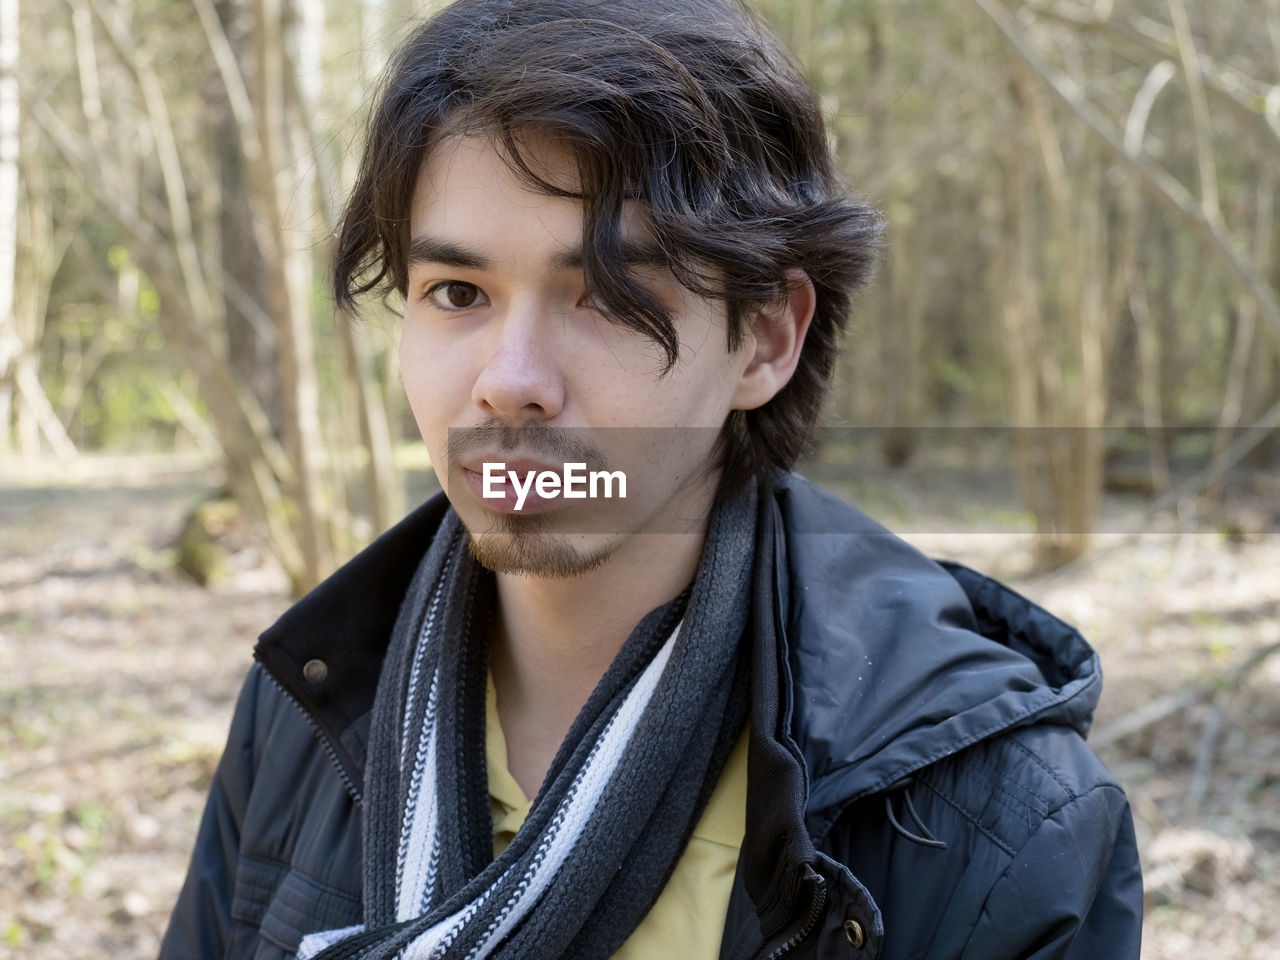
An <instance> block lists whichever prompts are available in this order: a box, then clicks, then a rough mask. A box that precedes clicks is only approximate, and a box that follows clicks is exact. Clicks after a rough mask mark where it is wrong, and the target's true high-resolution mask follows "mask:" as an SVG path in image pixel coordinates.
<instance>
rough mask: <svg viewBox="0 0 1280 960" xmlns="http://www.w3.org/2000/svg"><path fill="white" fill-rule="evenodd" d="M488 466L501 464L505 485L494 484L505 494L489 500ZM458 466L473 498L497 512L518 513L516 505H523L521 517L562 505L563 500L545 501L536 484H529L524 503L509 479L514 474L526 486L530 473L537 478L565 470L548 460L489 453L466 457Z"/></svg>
mask: <svg viewBox="0 0 1280 960" xmlns="http://www.w3.org/2000/svg"><path fill="white" fill-rule="evenodd" d="M486 463H494V464H497V463H500V464H502V470H501V476H502V479H503V482H502V483H501V484H497V485H495V486H496V489H498V490H500V491H501V492H502V496H500V497H486V496H485V495H484V465H485V464H486ZM458 467H459V468H460V469H461V470H462V477H463V479H464V480H465V481H466V483H467V487H468V488H469V489H470V490H471V494H472V496H474V497H475V499H476V500H477V501H479V502H480V504H482V505H483V506H484V507H486V508H488V509H490V510H493V511H496V512H498V513H516V512H517V509H516V505H517V503H520V508H519V511H518V512H519V513H520V514H529V513H537V512H539V511H541V510H547V509H550V508H552V507H556V506H562V505H563V504H562V503H561V501H562V498H561V497H553V498H550V499H543V498H542V497H540V496H538V493H537V490H536V484H534V483H532V482H530V483H529V488H528V490H527V491H526V494H525V497H524V500H523V502H522V503H521V501H520V499H519V497H518V494H517V492H516V489H515V485H514V484H513V483H512V482H511V476H510V474H511V472H512V471H514V472H515V474H516V476H518V477H519V478H520V482H521V484H524V483H525V482H526V481H527V480H528V479H529V474H530V472H532V473H533V474H534V475H535V476H537V475H539V474H542V473H544V472H548V471H549V472H551V473H556V474H558V473H561V472H562V471H563V469H564V465H563V464H550V463H547V462H546V461H545V460H534V459H531V458H529V457H518V458H516V459H509V458H508V457H506V456H504V455H503V454H501V453H489V454H483V455H479V456H471V457H467V458H465V459H464V460H462V461H460V462H459V463H458Z"/></svg>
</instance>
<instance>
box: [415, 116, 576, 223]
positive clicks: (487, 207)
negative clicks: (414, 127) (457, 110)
mask: <svg viewBox="0 0 1280 960" xmlns="http://www.w3.org/2000/svg"><path fill="white" fill-rule="evenodd" d="M522 156H523V157H524V159H525V161H526V162H527V163H528V164H529V165H530V167H531V169H532V170H533V171H534V172H535V173H537V174H538V175H539V176H541V177H544V178H545V179H546V180H547V181H548V182H550V183H553V184H555V185H556V186H557V187H561V188H562V189H565V190H568V191H573V190H575V189H576V187H577V180H578V177H577V172H576V169H575V164H574V162H573V158H572V156H571V155H570V154H569V153H568V152H567V151H565V150H563V149H561V148H559V147H557V146H556V145H555V144H553V143H551V142H549V141H547V140H545V139H534V140H531V141H530V142H529V143H528V144H527V147H524V149H522ZM516 222H520V223H522V224H525V223H526V222H527V224H534V225H537V224H539V223H540V224H541V225H542V226H543V228H544V231H545V232H546V234H547V235H548V238H549V239H561V240H563V239H573V238H574V236H575V234H576V236H577V237H579V238H580V237H581V227H582V203H581V201H579V200H576V199H574V198H572V197H557V196H552V195H550V194H548V193H545V192H543V191H538V190H535V189H534V188H533V186H532V185H530V184H528V183H525V182H523V181H522V180H521V179H520V177H519V176H518V175H517V173H516V172H515V170H513V169H512V165H511V162H510V161H509V160H508V158H507V157H506V155H505V154H504V153H502V152H501V150H500V149H499V148H498V147H497V146H496V145H495V144H494V143H493V142H492V141H491V140H490V139H488V138H487V137H479V136H450V137H447V138H446V139H444V140H443V141H441V142H440V143H439V144H438V145H437V146H436V148H435V149H434V150H432V151H431V152H430V155H429V156H428V158H427V160H426V162H425V163H423V165H422V167H421V169H420V170H419V172H418V180H417V184H416V186H415V188H414V194H413V210H412V213H411V230H412V234H413V236H415V237H417V236H419V235H421V234H423V233H429V234H432V235H449V236H455V235H458V234H464V235H472V234H476V233H495V234H497V235H500V231H501V230H502V229H503V228H504V226H506V227H510V226H512V225H514V223H516ZM526 239H527V238H526Z"/></svg>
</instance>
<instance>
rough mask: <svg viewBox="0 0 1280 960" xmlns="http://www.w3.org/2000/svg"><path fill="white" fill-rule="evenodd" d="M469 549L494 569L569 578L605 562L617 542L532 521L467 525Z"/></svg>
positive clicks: (483, 564)
mask: <svg viewBox="0 0 1280 960" xmlns="http://www.w3.org/2000/svg"><path fill="white" fill-rule="evenodd" d="M520 519H525V518H520ZM529 519H533V518H529ZM502 526H506V525H505V524H503V525H502ZM520 526H521V527H524V525H523V524H522V525H520ZM597 541H599V542H597ZM467 549H468V550H469V551H470V553H471V556H472V557H474V558H475V560H476V561H477V562H478V563H479V564H480V565H481V566H483V567H487V568H488V569H490V570H492V571H493V572H494V573H513V574H519V575H521V576H529V577H544V578H549V579H552V578H554V579H569V578H572V577H581V576H583V575H584V574H587V573H590V572H591V571H592V570H595V569H597V568H598V567H600V566H601V565H603V564H604V562H605V561H606V560H608V559H609V557H610V556H612V555H613V553H614V551H616V550H617V549H618V544H617V543H616V542H608V540H607V539H606V538H602V537H595V536H583V535H581V534H578V535H570V534H562V533H561V534H557V533H551V532H547V531H545V530H540V529H537V528H536V527H534V526H532V525H531V526H530V527H527V528H523V529H516V530H512V529H506V530H494V529H490V530H486V531H483V532H478V533H477V532H473V531H472V530H471V529H470V528H468V530H467Z"/></svg>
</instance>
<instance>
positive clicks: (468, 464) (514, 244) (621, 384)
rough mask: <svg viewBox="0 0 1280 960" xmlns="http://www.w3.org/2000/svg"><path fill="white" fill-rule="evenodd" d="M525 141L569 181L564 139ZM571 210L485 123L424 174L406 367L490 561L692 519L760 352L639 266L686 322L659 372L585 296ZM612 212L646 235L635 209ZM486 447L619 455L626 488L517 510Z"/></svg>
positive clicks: (702, 302) (637, 237) (659, 358)
mask: <svg viewBox="0 0 1280 960" xmlns="http://www.w3.org/2000/svg"><path fill="white" fill-rule="evenodd" d="M531 146H532V149H531V150H529V151H528V155H529V158H530V159H531V161H532V162H533V164H534V165H535V169H536V170H537V171H538V173H539V174H540V175H543V176H544V177H545V178H546V179H548V180H550V181H551V182H553V183H556V184H557V185H561V184H563V185H564V186H566V187H568V188H569V189H572V188H574V187H575V186H576V179H577V178H576V173H575V170H574V166H573V163H572V160H571V158H570V157H569V155H568V154H566V153H564V152H563V151H561V150H560V149H559V148H557V147H555V146H554V145H551V144H548V143H545V142H543V143H539V142H534V143H533V144H532V145H531ZM582 227H583V216H582V204H581V202H580V201H578V200H575V199H568V198H563V197H552V196H547V195H545V194H543V193H540V192H537V191H534V190H531V189H530V188H529V187H527V186H526V185H524V184H522V183H520V182H519V181H518V180H517V179H516V177H515V176H514V175H513V173H512V172H511V170H510V168H509V167H508V166H507V164H506V163H505V162H504V160H503V158H502V157H501V156H500V155H499V154H498V153H497V152H496V151H495V149H494V148H493V146H492V145H491V144H490V143H489V142H488V141H487V140H486V139H482V138H472V137H455V138H451V139H448V140H446V141H445V142H443V143H442V144H440V145H439V147H438V148H437V149H436V150H435V151H434V152H433V154H432V157H431V159H430V160H429V161H428V162H427V163H426V164H425V165H424V166H423V169H422V172H421V173H420V175H419V178H418V183H417V188H416V191H415V194H414V201H413V210H412V215H411V234H412V249H411V254H410V264H409V288H408V294H407V298H406V304H405V314H404V324H403V328H402V332H401V338H400V372H401V376H402V377H403V380H404V386H405V392H406V393H407V395H408V398H409V404H410V406H411V407H412V409H413V414H414V417H415V419H416V420H417V423H418V428H419V430H421V432H422V437H423V440H424V441H425V442H426V445H427V450H428V452H429V454H430V456H431V461H432V464H433V465H434V467H435V470H436V474H437V476H438V477H439V479H440V482H441V484H442V485H443V486H444V489H445V491H446V492H447V494H448V496H449V499H450V501H451V502H452V504H453V506H454V508H455V509H456V510H457V511H458V514H459V515H460V516H461V518H462V520H463V522H464V524H465V525H466V527H467V529H468V531H469V532H470V534H471V547H472V550H473V552H474V553H475V555H476V556H477V558H478V559H479V560H480V561H481V562H482V563H484V564H485V565H486V566H489V567H490V568H492V569H495V570H499V571H507V572H516V573H525V574H532V575H535V576H571V575H576V574H579V573H582V572H585V571H586V570H589V569H591V568H593V567H594V566H596V565H598V564H599V563H601V562H603V560H605V559H607V558H608V557H609V556H611V555H612V554H614V553H615V552H616V551H618V550H619V549H621V548H623V547H624V546H625V544H626V543H627V541H628V539H629V538H630V537H632V536H634V535H636V534H645V533H658V532H673V531H679V530H683V531H688V530H701V529H702V526H703V524H704V523H705V518H706V514H707V511H708V510H709V508H710V504H711V502H712V499H713V497H714V490H715V484H716V481H717V479H718V478H717V477H716V476H715V474H714V471H712V470H710V469H709V464H710V463H711V460H712V457H713V444H714V442H715V437H716V434H717V431H718V430H719V428H720V427H721V426H722V425H723V423H724V421H725V417H726V416H727V414H728V412H729V410H730V409H731V408H732V406H733V405H734V401H735V391H737V389H738V386H739V383H740V380H741V377H742V374H743V371H744V370H745V369H746V367H747V365H748V362H749V360H750V359H751V356H752V352H753V342H754V341H753V338H752V337H751V336H747V337H745V338H744V342H743V344H742V346H741V347H740V348H739V349H738V350H736V351H734V352H733V353H730V352H728V350H727V347H726V333H725V312H724V308H723V306H722V305H721V304H719V303H718V302H715V301H710V300H706V299H703V298H700V297H697V296H695V295H694V294H692V293H690V292H689V291H688V290H686V289H685V288H683V287H682V286H680V284H679V283H677V282H676V280H675V279H674V277H672V276H671V274H670V273H669V271H667V270H665V268H659V267H656V266H637V267H636V268H635V276H636V277H637V278H638V279H639V281H640V282H641V283H642V284H643V285H644V286H645V288H646V289H647V290H649V292H650V293H652V294H653V295H654V296H655V297H657V298H658V300H659V301H660V302H661V303H662V304H663V305H664V306H665V307H666V309H667V310H668V311H669V312H670V314H671V316H672V317H673V318H674V320H675V323H676V328H677V332H678V334H679V339H680V358H679V360H678V361H677V363H676V365H675V367H674V368H673V369H672V370H671V371H670V372H669V373H667V374H665V375H663V374H662V364H663V359H664V357H663V354H662V352H661V350H660V349H659V348H658V346H657V345H656V344H655V343H654V342H653V341H652V340H651V339H649V338H648V337H646V336H644V335H643V334H640V333H637V332H635V331H634V330H632V329H630V328H628V327H624V326H622V325H621V324H619V323H617V322H614V321H611V320H610V319H608V318H607V317H605V316H603V315H602V314H601V313H600V312H598V311H597V310H595V309H593V307H592V303H593V299H592V295H591V293H592V292H591V291H590V290H588V289H587V288H586V286H585V284H584V277H583V271H582V266H581V259H582V258H581V251H582ZM623 227H624V229H623V235H624V239H625V240H627V241H629V242H630V243H632V244H635V245H636V246H637V247H640V246H643V244H644V240H645V239H646V233H645V224H644V222H643V220H642V218H641V216H640V215H639V212H638V211H637V210H629V211H627V214H626V217H625V218H624V224H623ZM628 428H630V429H628ZM635 428H643V429H635ZM485 461H489V462H496V461H502V462H505V463H506V464H507V465H508V468H511V467H512V466H513V465H514V466H516V467H518V468H520V469H521V472H522V473H523V470H524V469H526V468H537V469H543V468H550V469H554V470H555V471H557V472H559V471H561V469H562V465H563V464H564V463H565V462H566V461H578V462H585V463H586V464H587V469H588V470H593V469H596V468H599V467H602V466H603V467H606V468H607V469H608V470H611V471H612V470H621V471H623V472H624V473H625V475H626V494H627V495H626V499H625V500H622V499H617V498H616V497H615V498H614V499H603V498H599V499H563V498H554V499H545V500H539V499H538V498H537V497H536V495H532V494H531V496H530V498H529V499H528V500H526V502H525V504H524V507H523V508H522V510H520V511H517V510H515V509H514V505H513V499H514V494H513V495H512V496H509V497H508V498H506V499H505V500H493V499H487V498H485V497H484V496H483V477H482V475H481V471H482V469H483V467H482V464H483V462H485ZM491 489H492V488H491ZM506 489H507V490H508V491H511V490H512V487H511V486H510V485H508V486H507V488H506Z"/></svg>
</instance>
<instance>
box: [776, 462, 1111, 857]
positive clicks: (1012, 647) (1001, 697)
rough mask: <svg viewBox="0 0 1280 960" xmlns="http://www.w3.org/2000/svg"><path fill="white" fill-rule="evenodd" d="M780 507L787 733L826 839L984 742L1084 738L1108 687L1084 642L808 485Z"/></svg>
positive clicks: (998, 587) (785, 487) (783, 491)
mask: <svg viewBox="0 0 1280 960" xmlns="http://www.w3.org/2000/svg"><path fill="white" fill-rule="evenodd" d="M773 502H774V504H775V506H776V509H777V510H778V512H779V519H780V521H781V522H780V523H779V524H777V525H776V527H777V529H779V530H780V531H781V532H780V534H779V540H780V542H779V543H778V551H777V552H778V556H777V560H776V563H777V566H778V569H777V571H776V586H777V595H778V602H779V604H780V606H781V609H780V610H779V611H778V613H779V615H780V617H779V618H780V622H782V623H783V624H785V636H786V650H787V657H786V666H787V668H788V669H789V670H790V673H791V684H790V687H791V689H792V691H794V696H793V698H792V704H791V717H790V722H789V729H790V730H791V733H792V737H793V738H794V740H795V742H796V744H797V746H798V747H799V750H800V752H801V754H802V756H803V757H804V759H805V763H806V766H807V768H808V772H809V781H810V782H809V797H808V803H807V819H808V820H809V825H810V827H811V832H812V833H813V835H814V836H815V837H820V836H822V835H823V834H825V832H826V830H827V829H829V827H830V825H831V823H833V822H834V820H835V819H836V817H837V816H839V813H840V810H842V809H843V808H844V807H845V806H846V805H847V804H849V803H851V802H853V801H854V800H857V799H858V798H860V797H864V796H867V795H870V794H873V793H877V792H879V791H881V790H884V789H886V788H888V787H890V786H892V785H893V784H894V783H896V782H897V781H899V780H901V779H902V778H904V777H906V776H908V775H909V774H911V773H912V772H914V771H916V770H919V769H921V768H922V767H925V766H927V765H929V764H931V763H933V762H935V761H937V760H940V759H942V758H943V757H946V756H949V755H951V754H953V753H955V752H957V751H958V750H961V749H963V748H964V747H967V746H969V745H971V744H973V743H976V742H978V741H979V740H984V739H987V738H989V737H993V736H996V735H998V734H1000V733H1002V732H1004V731H1007V730H1011V729H1014V728H1016V727H1021V726H1025V725H1028V724H1031V723H1033V722H1039V723H1056V724H1063V725H1067V726H1071V727H1073V728H1075V729H1076V730H1077V731H1079V732H1080V734H1081V735H1085V734H1087V733H1088V729H1089V725H1090V722H1091V720H1092V716H1093V710H1094V708H1095V707H1096V705H1097V702H1098V698H1099V696H1100V694H1101V692H1102V672H1101V667H1100V664H1099V661H1098V656H1097V654H1096V653H1095V652H1094V651H1093V649H1092V648H1091V647H1090V646H1089V644H1088V643H1087V642H1086V641H1085V640H1084V638H1083V637H1081V636H1080V634H1079V632H1078V631H1077V630H1075V629H1074V628H1073V627H1071V626H1069V625H1068V624H1066V623H1064V622H1063V621H1061V620H1059V619H1058V618H1056V617H1054V616H1052V615H1051V614H1049V613H1048V612H1047V611H1045V610H1044V609H1042V608H1041V607H1039V606H1037V605H1036V604H1034V603H1032V602H1031V601H1030V600H1027V599H1026V598H1025V597H1022V596H1021V595H1019V594H1018V593H1016V592H1014V591H1013V590H1010V589H1009V588H1008V587H1006V586H1004V585H1002V584H1000V583H997V582H996V581H995V580H992V579H990V578H988V577H985V576H982V575H981V574H979V573H976V572H974V571H972V570H970V569H968V568H967V567H963V566H960V565H959V564H951V563H936V562H934V561H932V560H930V559H929V558H927V557H926V556H924V555H923V554H922V553H920V551H918V550H917V549H915V548H914V547H912V546H911V545H909V544H908V543H906V542H905V541H903V540H901V539H899V538H898V537H896V536H894V535H893V534H891V533H889V532H888V531H887V530H886V529H885V528H884V527H882V526H880V525H879V524H877V523H876V522H874V521H873V520H871V519H870V518H869V517H867V516H866V514H864V513H862V512H861V511H860V510H858V509H856V508H854V507H851V506H849V505H848V504H846V503H844V501H842V500H840V499H839V498H837V497H836V496H834V495H833V494H830V493H828V492H826V491H825V490H822V489H820V488H818V487H816V486H814V485H813V484H812V483H810V482H809V481H807V480H805V479H803V478H801V477H799V476H795V475H793V476H791V477H789V478H787V479H786V480H785V481H784V482H783V483H782V484H780V485H779V487H778V488H777V489H776V491H775V496H774V501H773Z"/></svg>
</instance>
